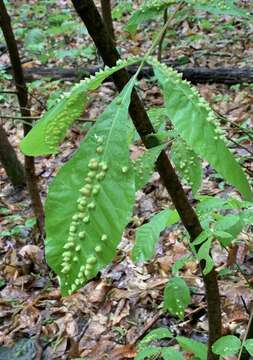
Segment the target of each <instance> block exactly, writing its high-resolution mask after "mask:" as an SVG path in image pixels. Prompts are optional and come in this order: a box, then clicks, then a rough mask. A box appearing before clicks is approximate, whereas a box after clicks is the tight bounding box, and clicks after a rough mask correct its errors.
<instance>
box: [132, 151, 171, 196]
mask: <svg viewBox="0 0 253 360" xmlns="http://www.w3.org/2000/svg"><path fill="white" fill-rule="evenodd" d="M163 147H164V145H159V146H156V147H154V148H152V149H149V150H146V151H145V153H144V154H143V155H141V156H139V157H138V159H137V160H135V161H133V166H134V173H135V184H136V185H135V186H136V191H137V190H140V189H141V188H142V187H143V186H144V185H145V184H146V183H147V182H148V180H149V178H150V176H151V175H152V174H153V172H154V167H155V162H156V159H157V158H158V156H159V154H160V153H161V151H162V149H163Z"/></svg>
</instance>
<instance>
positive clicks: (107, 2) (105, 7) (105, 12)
mask: <svg viewBox="0 0 253 360" xmlns="http://www.w3.org/2000/svg"><path fill="white" fill-rule="evenodd" d="M101 10H102V16H103V21H104V23H105V26H106V28H107V31H108V33H109V35H110V37H111V39H112V40H113V41H115V36H114V29H113V21H112V8H111V0H101Z"/></svg>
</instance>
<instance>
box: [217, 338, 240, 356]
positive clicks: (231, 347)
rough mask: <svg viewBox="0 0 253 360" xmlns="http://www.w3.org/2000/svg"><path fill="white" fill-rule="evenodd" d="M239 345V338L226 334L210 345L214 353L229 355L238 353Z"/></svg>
mask: <svg viewBox="0 0 253 360" xmlns="http://www.w3.org/2000/svg"><path fill="white" fill-rule="evenodd" d="M240 347H241V340H240V339H238V337H236V336H234V335H226V336H222V337H221V338H219V339H218V340H217V341H215V343H214V344H213V346H212V351H213V353H214V354H217V355H221V356H231V355H235V354H237V353H238V351H239V350H240Z"/></svg>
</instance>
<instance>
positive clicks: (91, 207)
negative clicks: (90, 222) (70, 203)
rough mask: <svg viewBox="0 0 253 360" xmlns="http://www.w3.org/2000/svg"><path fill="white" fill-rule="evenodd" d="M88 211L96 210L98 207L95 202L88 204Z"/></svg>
mask: <svg viewBox="0 0 253 360" xmlns="http://www.w3.org/2000/svg"><path fill="white" fill-rule="evenodd" d="M87 207H88V209H95V207H96V204H95V202H94V201H92V202H91V203H89V204H88V206H87Z"/></svg>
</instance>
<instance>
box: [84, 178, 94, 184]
mask: <svg viewBox="0 0 253 360" xmlns="http://www.w3.org/2000/svg"><path fill="white" fill-rule="evenodd" d="M84 180H85V181H86V182H87V183H88V184H91V183H92V181H93V180H92V178H90V177H89V176H86V178H85V179H84Z"/></svg>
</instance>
